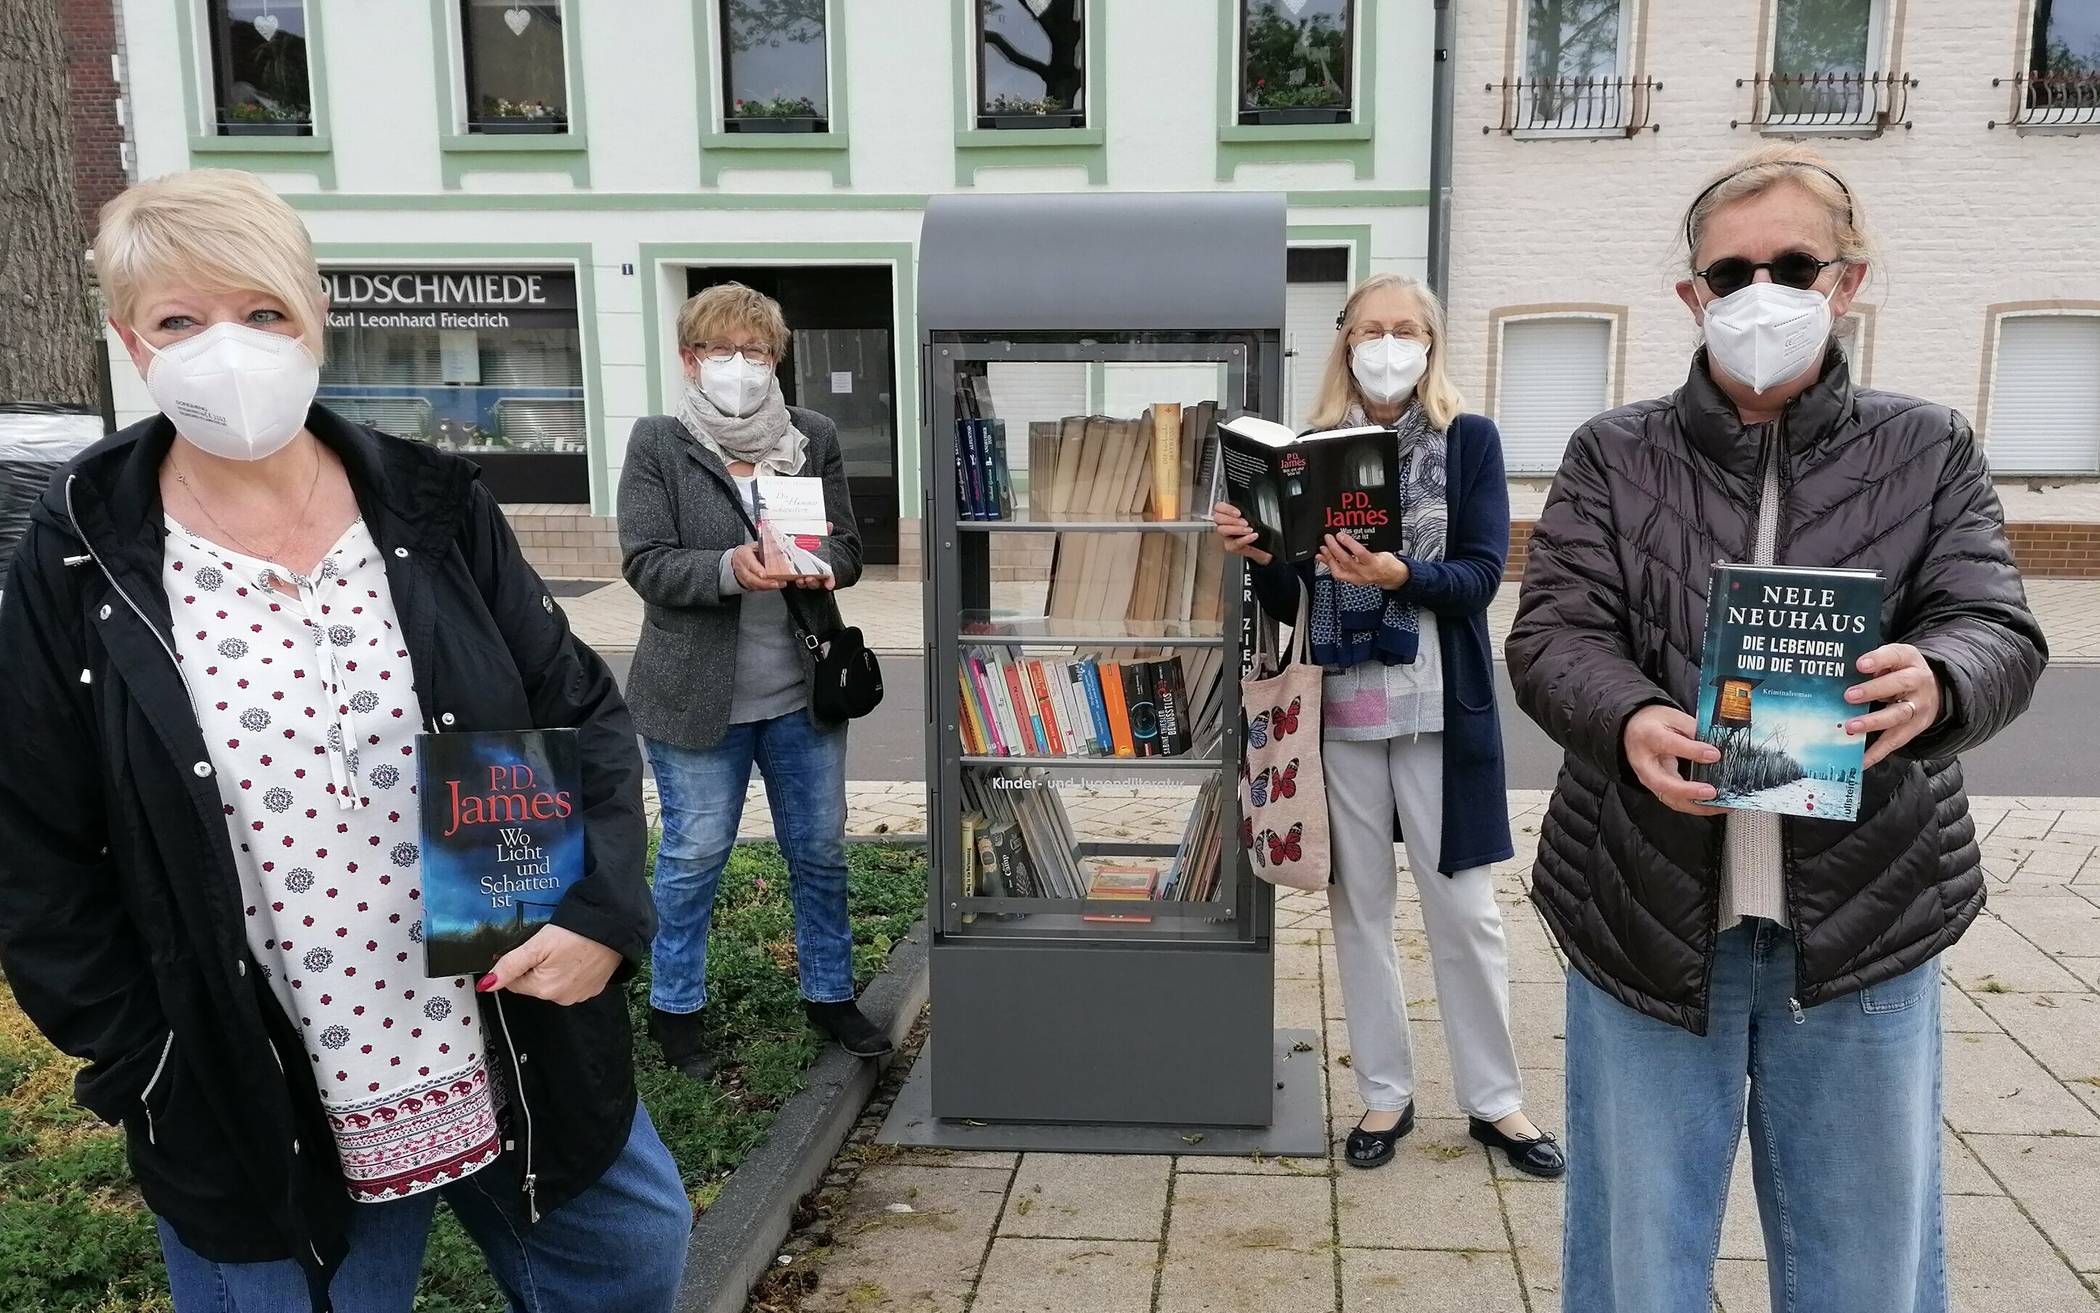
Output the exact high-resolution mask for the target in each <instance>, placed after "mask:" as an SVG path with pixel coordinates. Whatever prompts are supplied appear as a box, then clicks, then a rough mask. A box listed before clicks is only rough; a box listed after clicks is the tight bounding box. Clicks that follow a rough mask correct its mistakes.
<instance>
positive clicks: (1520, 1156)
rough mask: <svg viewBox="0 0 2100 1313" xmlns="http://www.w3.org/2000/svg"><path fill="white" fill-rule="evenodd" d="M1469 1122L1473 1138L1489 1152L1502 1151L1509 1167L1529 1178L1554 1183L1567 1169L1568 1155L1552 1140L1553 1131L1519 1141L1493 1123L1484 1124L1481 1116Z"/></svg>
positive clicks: (1558, 1143)
mask: <svg viewBox="0 0 2100 1313" xmlns="http://www.w3.org/2000/svg"><path fill="white" fill-rule="evenodd" d="M1466 1120H1467V1122H1468V1123H1469V1128H1470V1130H1471V1133H1472V1136H1473V1138H1474V1139H1476V1140H1478V1141H1480V1142H1481V1143H1482V1144H1484V1145H1486V1146H1487V1147H1488V1148H1490V1149H1500V1150H1502V1151H1503V1152H1504V1153H1506V1154H1508V1155H1509V1165H1510V1166H1511V1167H1514V1168H1516V1169H1517V1170H1518V1171H1520V1172H1522V1173H1524V1174H1525V1175H1526V1176H1539V1177H1544V1178H1545V1179H1546V1180H1549V1181H1552V1180H1557V1179H1559V1178H1560V1176H1561V1175H1562V1174H1563V1173H1565V1172H1566V1171H1567V1170H1568V1155H1567V1154H1566V1153H1564V1152H1563V1151H1562V1150H1561V1147H1560V1141H1558V1140H1556V1139H1554V1138H1553V1133H1552V1132H1551V1131H1540V1132H1539V1135H1538V1138H1537V1139H1535V1140H1520V1139H1518V1138H1516V1137H1515V1136H1513V1135H1504V1134H1503V1133H1502V1132H1501V1131H1499V1130H1496V1129H1495V1123H1493V1122H1484V1121H1482V1120H1480V1119H1479V1118H1478V1117H1469V1118H1467V1119H1466Z"/></svg>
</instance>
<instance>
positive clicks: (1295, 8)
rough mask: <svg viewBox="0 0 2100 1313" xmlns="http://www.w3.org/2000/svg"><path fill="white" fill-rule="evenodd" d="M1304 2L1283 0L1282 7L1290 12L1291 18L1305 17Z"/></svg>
mask: <svg viewBox="0 0 2100 1313" xmlns="http://www.w3.org/2000/svg"><path fill="white" fill-rule="evenodd" d="M1305 5H1306V0H1283V7H1284V8H1285V9H1288V10H1290V11H1291V17H1292V18H1302V17H1304V16H1305Z"/></svg>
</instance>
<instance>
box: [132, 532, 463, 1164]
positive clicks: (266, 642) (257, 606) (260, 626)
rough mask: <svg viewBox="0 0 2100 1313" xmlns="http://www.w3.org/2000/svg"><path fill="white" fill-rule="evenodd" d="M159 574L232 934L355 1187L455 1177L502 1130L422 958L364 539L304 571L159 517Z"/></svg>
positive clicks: (416, 872) (447, 983)
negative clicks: (213, 792)
mask: <svg viewBox="0 0 2100 1313" xmlns="http://www.w3.org/2000/svg"><path fill="white" fill-rule="evenodd" d="M167 523H168V538H167V544H166V549H165V552H164V555H163V560H162V566H161V573H162V581H163V583H164V585H165V587H166V589H167V595H168V604H169V607H170V609H171V610H172V612H173V615H174V622H175V650H176V661H177V662H178V663H179V664H180V665H181V667H182V672H183V676H184V679H185V680H186V682H187V683H188V685H189V687H190V690H191V694H192V697H193V699H194V700H195V701H196V703H197V716H198V720H199V722H200V723H201V725H202V726H203V729H204V738H205V742H206V743H207V744H208V745H209V748H210V751H211V759H212V765H213V767H214V768H215V770H216V778H217V779H218V781H219V787H220V793H221V795H222V797H223V800H224V804H225V813H226V828H227V830H228V832H229V834H230V836H231V838H232V841H233V849H234V862H235V865H236V867H237V868H238V869H239V873H240V881H241V893H242V901H243V904H244V907H245V910H246V912H247V932H248V947H249V950H250V951H251V952H253V953H254V955H255V959H256V961H257V963H258V964H259V965H260V966H261V968H262V971H263V974H264V976H265V977H266V978H267V979H268V980H269V983H270V987H271V990H272V991H273V992H274V993H275V995H276V997H277V1001H278V1002H279V1003H280V1004H281V1005H282V1006H283V1007H284V1010H285V1013H286V1015H287V1016H289V1017H291V1018H292V1019H293V1020H295V1021H296V1022H297V1023H298V1028H299V1033H300V1035H301V1037H302V1038H303V1039H304V1040H305V1043H306V1053H307V1056H308V1058H309V1059H310V1060H311V1061H312V1063H313V1068H314V1078H315V1083H316V1084H317V1085H318V1086H319V1087H320V1090H321V1102H322V1105H323V1107H324V1110H325V1111H326V1113H327V1115H328V1121H329V1125H330V1126H331V1127H332V1128H333V1129H334V1131H335V1147H336V1152H337V1155H338V1156H339V1157H340V1159H341V1161H342V1169H343V1178H344V1180H345V1182H346V1183H347V1184H348V1186H349V1188H350V1194H351V1197H352V1198H353V1199H356V1200H359V1201H361V1202H367V1203H380V1202H384V1201H386V1200H390V1199H399V1198H403V1197H405V1196H407V1195H411V1194H416V1193H418V1192H420V1191H423V1190H428V1189H431V1188H433V1187H435V1186H439V1185H443V1184H446V1183H447V1182H450V1181H455V1180H458V1179H460V1178H462V1177H465V1176H467V1175H469V1174H470V1173H473V1172H475V1171H478V1170H480V1169H481V1168H483V1167H485V1166H487V1165H488V1164H489V1163H491V1162H493V1161H495V1158H496V1156H497V1153H498V1151H499V1149H500V1147H501V1144H500V1140H499V1133H498V1127H497V1119H496V1107H495V1096H494V1092H493V1091H492V1090H491V1088H490V1084H489V1073H488V1070H487V1068H486V1066H485V1065H484V1058H485V1056H486V1054H485V1049H484V1046H483V1043H482V1032H481V1019H480V1010H479V1009H478V1008H477V1007H476V1006H475V996H474V992H473V989H472V987H471V985H470V984H469V982H468V981H466V980H465V979H458V978H455V979H437V980H432V979H427V978H425V976H424V974H423V945H422V937H423V921H422V902H421V899H422V889H421V867H420V862H419V858H418V851H417V810H416V799H415V793H416V734H417V733H418V731H419V730H420V729H421V728H422V725H421V723H420V721H421V713H420V709H419V706H418V704H417V701H416V695H415V675H414V671H413V669H412V668H411V666H410V663H409V657H408V651H407V648H406V645H405V644H404V643H403V641H402V638H401V634H400V629H399V623H400V622H399V617H398V616H397V615H396V614H395V611H394V603H393V594H392V591H391V589H390V588H389V586H388V583H387V577H386V569H385V566H384V564H383V562H382V561H381V559H380V555H379V550H378V547H377V546H376V545H375V544H374V543H373V541H372V536H371V533H370V532H369V531H368V530H367V529H366V527H365V525H364V522H363V521H361V520H360V521H359V522H357V523H356V524H353V525H352V526H351V527H350V528H349V530H348V531H347V532H345V533H344V534H343V537H342V540H341V541H340V542H338V543H337V544H336V546H335V547H334V548H333V549H332V550H330V551H329V552H328V554H327V555H326V556H325V557H323V558H322V561H321V564H320V566H319V568H318V569H317V570H316V572H315V574H314V576H313V577H312V578H305V577H301V576H297V575H293V574H292V573H291V572H290V571H288V570H285V569H284V568H283V567H281V566H278V565H275V564H273V563H271V562H269V561H264V560H260V559H257V558H255V557H252V556H247V555H244V554H242V553H240V552H236V551H233V550H232V549H230V548H227V547H223V546H221V545H219V544H216V543H213V542H211V541H209V540H208V539H206V538H204V537H202V536H201V535H199V534H197V533H195V532H192V531H191V530H190V529H188V528H186V527H185V526H183V525H181V524H178V523H176V522H175V521H174V520H172V519H171V520H169V521H168V522H167Z"/></svg>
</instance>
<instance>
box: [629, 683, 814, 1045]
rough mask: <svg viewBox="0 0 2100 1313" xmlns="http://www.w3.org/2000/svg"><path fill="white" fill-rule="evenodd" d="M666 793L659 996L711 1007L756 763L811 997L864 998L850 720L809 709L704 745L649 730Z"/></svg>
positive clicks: (654, 993) (654, 1002) (737, 728)
mask: <svg viewBox="0 0 2100 1313" xmlns="http://www.w3.org/2000/svg"><path fill="white" fill-rule="evenodd" d="M645 742H646V743H647V745H648V749H649V764H650V766H651V767H652V768H653V769H654V770H655V772H656V792H657V796H658V797H659V798H661V799H662V801H663V829H664V832H663V841H662V842H661V843H660V844H659V845H658V847H657V850H656V943H655V945H654V946H653V947H652V948H651V950H650V961H651V969H652V981H651V984H650V986H649V1006H650V1007H652V1008H655V1009H657V1010H658V1011H660V1012H677V1013H687V1012H698V1011H699V1010H700V1009H701V1008H704V1007H706V1006H707V927H708V923H709V921H710V919H711V918H712V917H713V915H714V906H715V886H716V884H717V883H718V882H720V880H721V878H722V868H723V867H724V866H725V865H727V864H728V862H729V850H730V849H731V848H733V847H735V846H736V832H737V826H738V824H739V823H740V822H741V821H742V820H743V819H744V790H745V789H746V788H747V787H748V786H749V785H750V783H751V766H752V764H753V763H754V762H755V763H757V765H758V773H759V774H760V775H762V776H763V777H765V781H766V804H767V805H768V806H769V807H771V808H772V811H773V835H774V838H775V839H776V841H778V843H779V844H780V852H781V855H782V856H783V857H785V858H786V859H787V868H788V887H789V896H790V898H791V899H792V900H793V902H794V906H795V966H796V970H797V972H798V973H799V974H800V976H801V984H802V997H803V998H805V999H808V1000H809V1001H810V1002H812V1003H843V1002H846V1001H847V1000H849V999H851V998H852V997H853V927H852V924H851V923H850V922H848V921H847V919H846V729H845V726H843V725H841V726H838V727H836V728H833V729H828V730H824V729H818V728H817V727H816V725H815V724H814V723H812V722H811V720H810V718H809V712H808V710H807V709H806V708H805V709H801V710H796V711H791V712H789V713H788V714H787V715H785V716H775V717H774V718H773V719H771V720H757V721H752V722H750V723H748V724H743V725H731V726H730V727H729V729H728V731H727V732H726V733H724V734H723V735H722V741H721V742H720V743H717V744H716V745H715V746H713V747H711V748H703V749H699V750H697V751H696V750H694V749H692V748H681V747H677V746H675V745H673V744H669V743H663V742H660V741H658V740H656V739H648V740H645Z"/></svg>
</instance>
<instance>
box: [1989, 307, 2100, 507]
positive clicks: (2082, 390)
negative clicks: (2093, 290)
mask: <svg viewBox="0 0 2100 1313" xmlns="http://www.w3.org/2000/svg"><path fill="white" fill-rule="evenodd" d="M1985 451H1986V452H1987V453H1988V455H1989V456H1990V462H1991V468H1992V469H1994V470H1996V471H1998V472H2000V473H2007V474H2100V312H2096V313H2093V314H2083V315H2076V314H2073V315H2064V314H2041V315H2008V316H2006V317H2005V318H2003V319H2000V320H1999V321H1998V351H1997V355H1996V359H1995V367H1994V369H1993V371H1992V375H1991V413H1990V431H1989V433H1988V434H1987V435H1986V442H1985Z"/></svg>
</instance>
